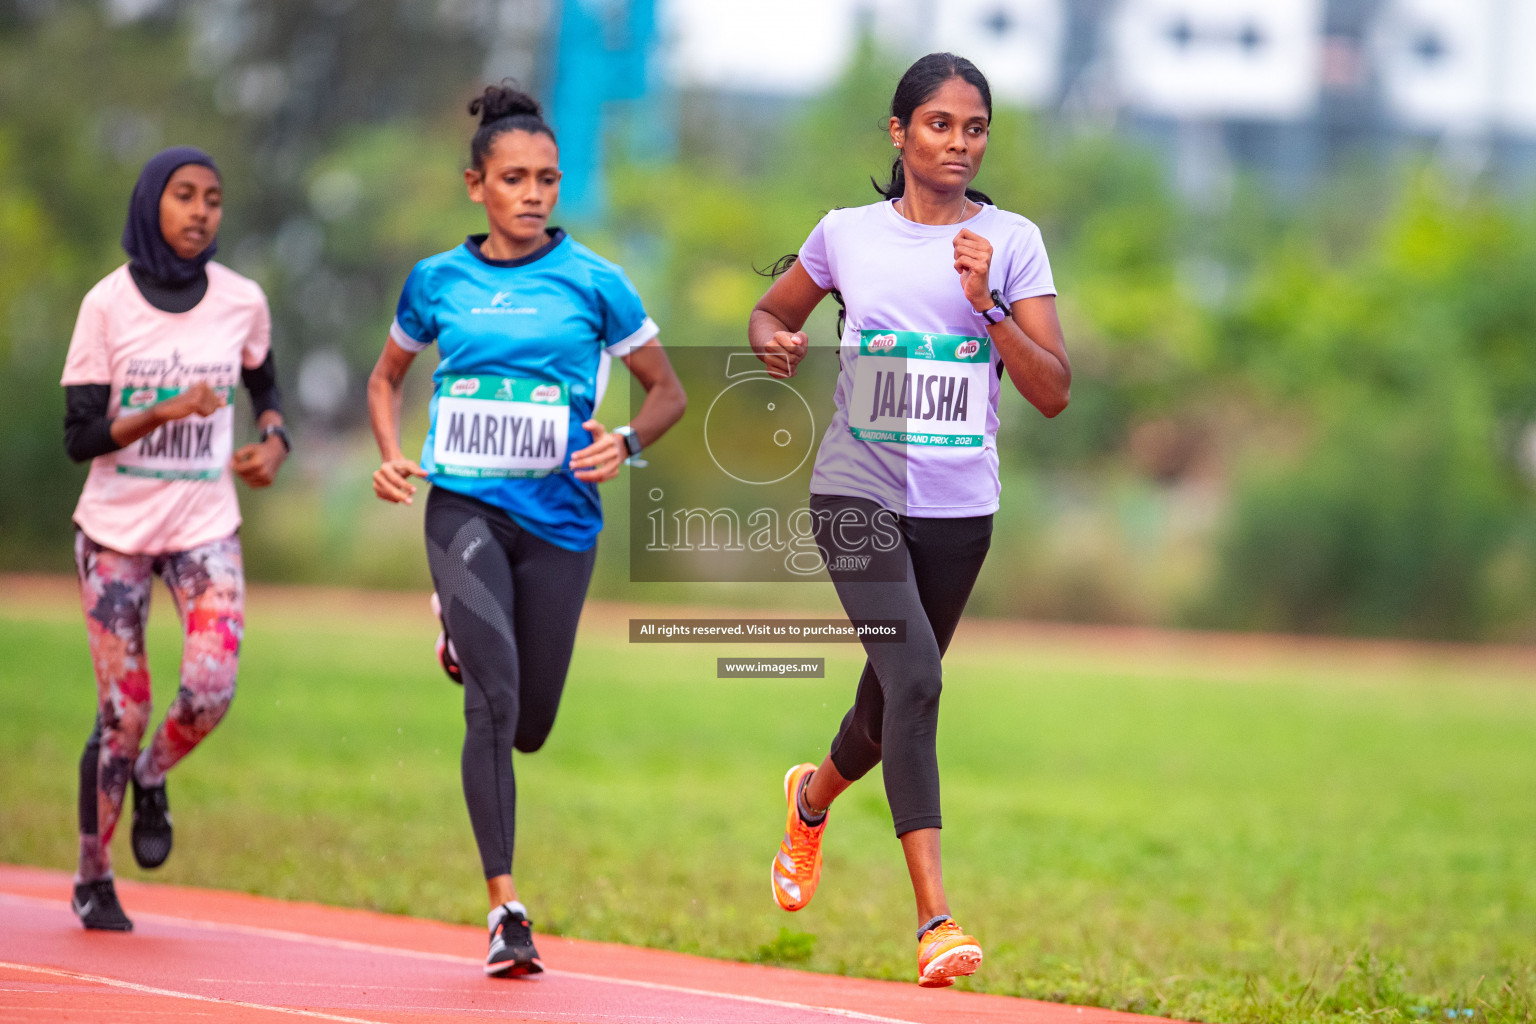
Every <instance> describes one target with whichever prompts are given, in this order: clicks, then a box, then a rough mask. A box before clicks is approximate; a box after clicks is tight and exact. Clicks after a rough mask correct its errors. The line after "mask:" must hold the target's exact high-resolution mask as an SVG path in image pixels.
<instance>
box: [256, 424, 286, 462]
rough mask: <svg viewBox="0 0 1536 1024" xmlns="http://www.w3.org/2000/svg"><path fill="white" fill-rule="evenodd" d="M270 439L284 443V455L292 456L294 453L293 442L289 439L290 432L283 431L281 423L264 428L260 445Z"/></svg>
mask: <svg viewBox="0 0 1536 1024" xmlns="http://www.w3.org/2000/svg"><path fill="white" fill-rule="evenodd" d="M269 437H275V438H277V439H278V440H279V441H281V442H283V452H284V454H291V453H292V452H293V442H292V441H291V440H289V439H288V431H286V430H284V429H283V425H282V424H281V423H276V424H273V425H272V426H270V427H262V428H261V440H260V441H259V442H258V443H259V444H265V443H266V441H267V438H269Z"/></svg>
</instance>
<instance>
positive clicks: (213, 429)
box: [117, 387, 235, 480]
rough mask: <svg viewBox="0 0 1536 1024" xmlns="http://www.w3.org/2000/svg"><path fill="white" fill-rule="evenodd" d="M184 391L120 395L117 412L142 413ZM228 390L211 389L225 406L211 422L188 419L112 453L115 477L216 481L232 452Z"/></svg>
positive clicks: (138, 391)
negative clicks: (120, 399)
mask: <svg viewBox="0 0 1536 1024" xmlns="http://www.w3.org/2000/svg"><path fill="white" fill-rule="evenodd" d="M185 390H186V389H185V388H156V387H143V388H132V389H130V390H128V391H125V392H124V393H123V401H122V406H121V409H122V412H123V413H125V414H126V413H135V412H143V411H144V410H145V409H148V408H149V407H150V406H152V405H154V404H155V403H156V402H162V401H164V400H165V399H167V398H174V397H175V396H177V395H179V394H181V393H182V392H183V391H185ZM232 390H233V389H231V388H214V391H216V392H217V393H218V395H219V397H221V398H223V399H224V402H225V404H224V405H223V406H221V407H219V408H218V409H215V410H214V411H213V415H211V416H188V417H186V418H185V419H179V420H173V421H171V422H170V423H165V424H162V425H161V426H158V427H156V428H155V429H154V430H153V431H152V432H151V433H149V434H146V435H145V436H143V437H141V438H139V439H138V440H137V441H135V442H133V443H132V444H130V445H128V446H127V447H125V448H121V449H119V450H118V452H117V471H118V472H119V473H124V474H127V475H129V476H147V477H154V478H156V479H160V480H217V479H218V478H219V477H220V476H221V475H223V473H224V467H225V466H226V465H227V464H228V463H229V457H230V454H231V453H232V452H233V451H234V446H235V408H234V406H233V405H232V404H230V399H231V391H232Z"/></svg>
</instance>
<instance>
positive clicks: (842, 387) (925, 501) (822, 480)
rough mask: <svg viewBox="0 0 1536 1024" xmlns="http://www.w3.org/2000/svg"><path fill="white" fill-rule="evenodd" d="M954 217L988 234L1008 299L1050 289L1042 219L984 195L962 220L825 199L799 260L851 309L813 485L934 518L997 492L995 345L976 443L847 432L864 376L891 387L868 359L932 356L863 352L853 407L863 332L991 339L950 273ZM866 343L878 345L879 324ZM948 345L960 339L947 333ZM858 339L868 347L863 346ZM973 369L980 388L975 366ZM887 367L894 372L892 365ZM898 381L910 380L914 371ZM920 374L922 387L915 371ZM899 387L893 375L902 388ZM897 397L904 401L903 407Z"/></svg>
mask: <svg viewBox="0 0 1536 1024" xmlns="http://www.w3.org/2000/svg"><path fill="white" fill-rule="evenodd" d="M962 227H964V228H969V229H970V230H971V231H972V232H974V233H975V234H978V235H980V236H981V237H983V238H985V239H986V240H987V241H988V242H991V243H992V269H991V272H990V274H989V283H990V284H991V286H992V287H993V288H996V289H998V290H999V291H1000V292H1001V293H1002V296H1003V300H1004V301H1005V302H1008V303H1013V302H1017V301H1019V300H1020V299H1028V298H1033V297H1035V296H1038V295H1055V294H1056V286H1055V284H1054V283H1053V282H1052V280H1051V265H1050V261H1049V260H1048V259H1047V258H1046V255H1045V245H1044V243H1042V242H1041V240H1040V229H1039V228H1037V227H1036V226H1035V225H1034V224H1033V223H1031V222H1030V221H1028V220H1026V219H1025V218H1023V217H1020V216H1019V215H1018V214H1015V213H1008V212H1006V211H1003V210H999V209H998V208H997V207H995V206H983V207H982V208H981V212H979V213H977V214H976V215H975V216H973V217H971V218H970V219H969V220H966V221H963V222H961V223H959V224H917V223H914V222H912V221H909V220H907V219H906V218H905V217H903V216H902V215H901V214H900V213H898V212H897V211H896V209H895V207H894V206H892V205H891V203H889V202H879V203H873V204H871V205H869V206H859V207H853V208H849V209H843V210H833V211H832V212H831V213H829V214H827V215H826V216H825V217H823V218H822V220H821V223H819V224H817V225H816V227H815V229H814V230H812V231H811V234H810V237H809V238H807V239H806V240H805V245H803V246H801V248H800V265H801V266H802V267H804V268H805V271H806V273H807V274H809V275H810V277H811V280H812V281H814V282H816V285H817V286H818V287H820V288H827V289H832V288H836V289H837V290H838V291H839V292H841V293H842V296H843V301H844V302H846V303H847V309H848V316H847V321H846V325H845V328H844V332H843V337H842V339H841V348H840V351H839V356H840V363H839V365H840V370H839V373H838V378H837V391H836V395H835V402H836V406H837V409H836V412H835V413H834V414H833V417H832V422H831V423H830V424H829V425H828V427H827V431H826V433H825V434H824V435H823V436H822V439H821V448H820V449H819V450H818V451H817V453H816V467H815V470H814V471H813V472H812V474H811V493H812V494H838V495H845V496H849V497H856V498H868V499H870V500H872V501H875V502H878V503H879V504H881V505H882V506H884V507H885V508H888V509H890V510H891V511H893V512H897V513H900V514H902V515H909V516H919V517H925V518H933V519H953V518H959V517H962V516H981V515H988V514H990V513H992V512H996V511H997V498H998V494H999V493H1000V491H1001V485H1000V484H999V482H998V476H997V400H998V394H999V374H998V369H999V368H1000V366H1001V360H1000V359H999V357H998V355H997V351H996V347H995V346H990V347H989V349H988V350H989V352H990V361H989V364H988V365H987V367H986V371H987V372H986V374H985V378H986V382H987V383H986V385H985V391H986V394H985V395H984V396H983V395H981V394H979V393H978V394H976V395H974V396H971V397H970V398H969V400H970V401H971V402H972V403H979V402H982V401H984V402H985V406H984V407H982V408H981V409H976V408H974V406H973V407H972V409H971V416H972V419H973V420H974V422H975V423H976V424H977V425H978V429H979V431H980V432H979V434H977V435H975V440H974V443H971V444H970V445H969V446H967V447H947V446H944V445H942V444H920V443H913V444H907V443H901V442H895V441H870V440H861V439H860V438H859V437H856V436H855V435H854V433H853V429H854V428H858V427H859V424H860V422H861V419H860V418H861V417H862V416H864V415H865V414H866V412H869V411H870V410H866V409H865V408H864V406H865V405H866V404H868V403H867V402H866V401H864V400H862V399H863V398H864V397H865V396H867V395H868V394H869V393H870V391H869V389H870V386H871V385H870V383H869V378H873V379H875V380H876V381H885V382H886V383H887V388H888V390H887V394H888V395H889V394H890V391H889V381H890V378H891V377H892V376H893V375H892V374H889V373H886V374H884V375H877V374H876V373H875V372H874V370H873V367H874V366H876V365H877V362H878V364H879V365H881V366H883V367H891V366H893V365H894V366H907V367H911V368H912V369H915V370H918V371H920V370H922V369H923V368H924V366H925V365H929V364H923V363H920V362H919V360H917V359H901V360H891V359H885V360H883V361H877V362H871V364H870V366H867V367H865V374H864V377H863V379H862V384H863V386H862V388H861V389H860V394H861V401H860V403H859V408H852V407H853V404H854V403H853V397H854V392H855V382H856V380H860V379H861V375H860V372H859V360H860V358H861V354H860V353H861V344H860V337H861V335H860V332H861V331H862V332H865V338H866V339H868V338H869V336H870V332H882V333H883V332H892V333H893V334H894V333H895V332H913V334H915V335H916V337H913V336H911V335H896V337H898V338H900V339H901V341H902V343H903V344H906V345H910V346H913V351H914V353H915V351H916V348H917V347H920V346H922V345H923V344H924V339H923V336H924V335H950V336H962V337H970V338H978V339H980V340H981V342H982V343H984V344H985V343H987V337H986V335H987V331H986V322H985V321H984V320H983V319H982V318H981V316H979V315H978V314H977V313H976V311H975V310H974V309H972V307H971V304H970V302H969V301H967V300H966V297H965V293H964V291H963V290H962V289H961V287H960V275H959V274H958V273H956V272H955V267H954V262H955V250H954V237H955V235H956V234H958V233H959V231H960V229H961V228H962ZM873 344H874V345H875V350H878V348H879V336H878V335H877V336H876V340H875V342H874V343H873ZM949 347H950V349H951V350H954V349H957V346H955V345H954V344H953V343H951V345H950V346H949ZM865 350H866V351H870V350H869V349H868V347H867V345H866V346H865ZM960 350H961V351H964V349H960ZM972 351H974V349H972ZM943 354H944V353H942V352H941V353H940V356H941V357H942V356H943ZM862 358H865V359H872V358H873V357H872V356H871V355H865V356H863V357H862ZM970 369H971V371H972V379H973V380H975V381H976V383H977V385H978V387H977V391H978V392H979V391H981V390H982V387H981V385H980V380H979V377H980V372H979V368H977V367H971V368H970ZM894 376H895V378H896V379H897V380H898V381H899V380H901V377H902V375H901V374H900V373H899V372H898V373H897V374H895V375H894ZM905 383H906V384H907V385H908V386H909V387H910V385H911V378H910V377H908V379H907V380H906V381H905ZM918 383H919V386H920V385H921V383H922V379H919V382H918ZM875 387H876V390H875V392H874V393H875V396H876V397H875V401H874V405H873V407H872V408H878V405H879V387H878V384H877V385H876V386H875ZM899 389H900V385H899V384H898V385H897V391H898V392H899ZM932 395H933V392H932V388H930V389H929V396H928V401H927V404H926V405H921V406H920V408H921V410H922V412H923V413H927V414H929V415H931V414H932V412H933V409H934V401H933V397H932ZM888 400H889V399H888ZM900 408H901V409H902V410H905V409H907V406H906V405H902V406H900ZM887 411H889V410H887ZM946 411H948V408H947V407H946ZM902 415H907V413H905V412H903V413H902ZM910 415H911V416H912V417H913V418H912V420H911V421H910V423H911V424H912V427H913V429H914V430H916V429H919V428H922V427H925V426H927V425H928V424H926V423H923V422H920V420H919V416H920V415H922V413H919V412H917V411H913V412H912V413H911V414H910ZM865 433H866V435H867V434H868V433H869V432H868V431H865ZM909 436H922V437H928V436H930V435H926V434H920V435H909ZM946 440H951V439H946Z"/></svg>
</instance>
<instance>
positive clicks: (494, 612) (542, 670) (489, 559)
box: [426, 487, 597, 878]
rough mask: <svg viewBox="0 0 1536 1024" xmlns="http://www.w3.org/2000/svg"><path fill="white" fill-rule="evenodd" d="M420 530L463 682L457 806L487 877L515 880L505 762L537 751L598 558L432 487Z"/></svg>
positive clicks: (512, 796) (510, 782)
mask: <svg viewBox="0 0 1536 1024" xmlns="http://www.w3.org/2000/svg"><path fill="white" fill-rule="evenodd" d="M426 520H427V521H426V533H427V562H428V563H429V565H430V566H431V568H432V581H433V583H434V584H436V586H437V596H438V600H439V601H441V602H442V606H443V622H444V625H445V626H446V627H447V630H448V635H449V637H451V638H452V639H453V647H454V651H455V653H456V654H457V655H458V660H459V664H460V666H461V667H462V668H463V671H464V727H465V728H464V753H463V758H462V761H461V766H462V771H463V776H464V799H465V801H466V802H467V803H468V804H469V821H470V825H471V826H472V827H473V828H474V830H475V842H476V844H478V845H479V847H480V862H481V864H482V865H483V866H484V868H485V877H486V878H495V877H496V876H497V875H505V874H509V873H510V872H511V870H512V845H513V839H514V837H515V834H516V828H517V782H516V780H515V779H514V778H513V774H512V751H513V749H514V748H516V749H517V750H520V751H522V752H523V753H525V754H528V753H532V752H533V751H535V750H538V749H539V748H540V747H542V746H543V745H544V741H545V739H547V738H548V737H549V731H550V729H551V728H553V727H554V724H555V712H556V711H557V710H559V707H560V692H561V690H563V689H564V688H565V673H566V670H567V669H568V668H570V664H571V648H572V647H573V646H574V645H575V643H576V622H577V620H578V619H580V618H581V605H582V602H583V601H584V600H585V599H586V596H587V584H588V582H589V581H590V580H591V579H592V565H593V562H594V560H595V558H596V555H597V548H596V547H595V546H594V547H592V548H590V549H588V550H586V551H568V550H566V549H565V548H562V547H557V546H556V545H554V544H551V543H549V542H548V541H546V540H542V539H540V538H538V537H535V536H534V535H533V534H531V533H529V532H528V531H527V530H525V529H523V528H522V527H521V526H519V525H517V523H516V522H515V521H514V520H513V519H512V517H511V516H509V515H507V513H505V512H503V511H501V510H500V509H498V508H496V507H494V506H492V505H487V504H486V503H485V502H483V501H478V500H476V499H474V498H470V497H467V496H465V495H462V494H458V493H455V492H453V491H448V490H444V489H443V488H441V487H434V488H432V492H431V494H430V495H429V496H428V498H427V516H426Z"/></svg>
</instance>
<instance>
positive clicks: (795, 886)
mask: <svg viewBox="0 0 1536 1024" xmlns="http://www.w3.org/2000/svg"><path fill="white" fill-rule="evenodd" d="M815 770H816V766H815V765H813V764H797V765H795V766H794V767H793V768H791V769H790V770H789V771H788V772H786V773H785V775H784V800H785V802H786V803H787V804H788V805H789V815H788V817H787V818H786V819H785V821H784V838H783V840H781V841H780V843H779V852H778V854H777V855H776V856H775V857H774V858H773V870H772V872H770V878H771V879H772V882H773V898H774V900H776V901H777V902H778V904H779V906H781V907H783V908H784V909H785V910H799V909H800V908H801V907H803V906H805V905H806V904H807V903H809V902H811V897H812V896H814V895H816V883H817V882H819V881H821V834H822V833H823V832H825V831H826V830H827V819H825V818H823V819H821V824H820V825H814V826H813V825H807V824H806V823H805V822H804V821H802V820H800V807H799V797H800V787H801V786H802V785H803V784H804V783H805V778H806V776H808V775H810V774H811V772H814V771H815Z"/></svg>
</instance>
